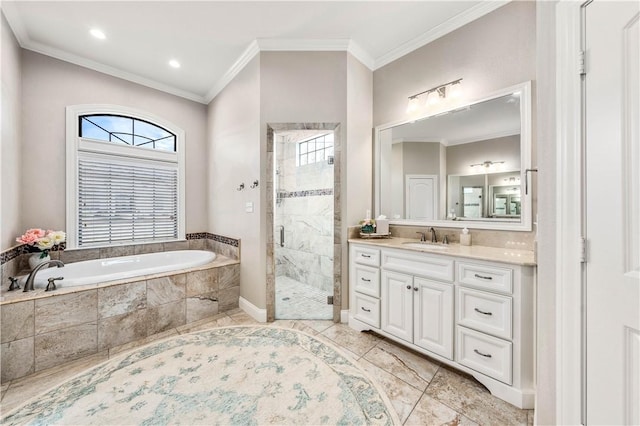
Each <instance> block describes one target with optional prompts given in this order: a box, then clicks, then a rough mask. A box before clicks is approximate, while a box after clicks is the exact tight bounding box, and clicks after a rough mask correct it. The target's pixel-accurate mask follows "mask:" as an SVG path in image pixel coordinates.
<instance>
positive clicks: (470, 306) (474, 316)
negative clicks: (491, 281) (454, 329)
mask: <svg viewBox="0 0 640 426" xmlns="http://www.w3.org/2000/svg"><path fill="white" fill-rule="evenodd" d="M457 291H458V308H457V312H458V315H457V316H458V324H459V325H464V326H465V327H469V328H473V329H474V330H478V331H482V332H484V333H489V334H492V335H494V336H497V337H502V338H503V339H511V337H512V299H511V297H509V296H501V295H499V294H492V293H486V292H483V291H477V290H472V289H469V288H464V287H458V289H457Z"/></svg>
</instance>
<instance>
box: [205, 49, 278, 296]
mask: <svg viewBox="0 0 640 426" xmlns="http://www.w3.org/2000/svg"><path fill="white" fill-rule="evenodd" d="M260 56H261V55H260V54H259V55H256V56H255V57H254V58H253V59H252V60H251V61H250V62H249V63H248V64H247V66H246V67H245V68H244V69H243V70H242V71H241V72H240V73H239V74H238V75H237V76H236V77H235V78H234V80H233V81H232V82H231V83H229V84H228V85H227V86H226V87H225V88H224V90H223V91H222V92H220V94H218V96H216V98H215V99H214V100H213V101H211V103H210V104H209V107H208V111H207V123H208V129H207V147H208V150H207V167H208V179H207V184H208V203H209V205H208V211H209V218H208V219H209V227H208V229H209V231H210V232H213V233H216V234H220V235H225V236H229V237H233V238H240V239H241V256H242V261H241V263H240V279H241V282H240V295H241V296H242V297H243V298H245V299H247V300H248V301H249V302H251V303H253V304H254V305H256V306H257V307H259V308H265V298H266V289H265V276H266V269H265V268H266V241H265V230H264V226H265V219H264V217H263V216H264V214H262V212H263V206H264V196H262V192H264V190H265V185H264V182H265V177H266V176H265V175H264V172H263V170H264V167H263V166H262V164H263V163H262V150H263V146H262V145H261V134H260ZM255 179H259V180H260V182H261V183H262V185H260V186H259V187H258V189H250V188H249V186H250V185H251V183H252V182H253V181H254V180H255ZM243 182H244V184H245V190H244V191H238V190H237V188H238V186H239V185H240V183H243ZM247 202H251V203H254V212H253V213H246V212H245V204H246V203H247Z"/></svg>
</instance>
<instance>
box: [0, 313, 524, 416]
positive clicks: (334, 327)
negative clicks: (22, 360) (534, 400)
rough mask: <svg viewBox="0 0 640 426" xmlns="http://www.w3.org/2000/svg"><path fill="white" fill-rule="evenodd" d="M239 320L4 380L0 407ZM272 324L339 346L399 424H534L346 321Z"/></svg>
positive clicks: (196, 326)
mask: <svg viewBox="0 0 640 426" xmlns="http://www.w3.org/2000/svg"><path fill="white" fill-rule="evenodd" d="M243 324H256V321H254V320H253V318H251V317H250V316H249V315H247V314H246V313H244V312H243V311H241V310H239V309H236V310H233V311H230V312H227V313H224V314H220V315H217V316H215V317H212V318H208V319H205V320H202V321H199V322H196V323H192V324H189V325H185V326H182V327H178V328H176V329H172V330H169V331H166V332H164V333H160V334H158V335H155V336H152V337H151V338H147V339H143V340H140V341H137V342H132V343H128V344H126V345H122V346H120V347H117V348H113V349H110V350H108V351H104V352H101V353H99V354H96V355H93V356H91V357H89V358H85V359H82V360H78V361H73V362H70V363H67V364H65V365H61V366H58V367H54V368H51V369H49V370H45V371H41V372H39V373H36V374H34V375H31V376H29V377H24V378H21V379H17V380H14V381H12V382H8V383H3V384H2V387H1V392H2V395H1V397H2V399H1V401H0V410H1V411H2V412H6V411H8V410H11V409H12V408H14V407H17V406H18V405H20V404H21V403H23V402H25V401H27V400H29V399H31V398H32V397H34V396H37V395H38V394H39V393H41V392H43V391H45V390H47V389H48V388H51V387H53V386H55V385H57V384H59V383H61V382H62V381H64V380H66V379H69V378H71V377H72V376H74V375H76V374H78V373H80V372H81V371H83V370H85V369H87V368H89V367H92V366H94V365H96V364H99V363H100V362H103V361H106V360H107V359H109V358H110V357H113V356H115V355H117V354H119V353H122V352H123V351H126V350H130V349H133V348H135V347H138V346H141V345H144V344H147V343H150V342H152V341H154V340H157V339H163V338H166V337H170V336H173V335H176V334H184V333H189V332H192V331H198V330H203V329H207V328H211V327H222V326H227V325H243ZM273 325H274V326H278V327H287V328H293V329H297V330H302V331H305V332H307V333H309V334H313V335H315V336H317V337H318V338H319V339H326V340H327V341H328V342H330V343H333V344H334V345H335V346H337V347H339V348H340V349H342V351H343V352H344V353H345V354H347V355H348V356H350V357H352V358H353V359H354V360H355V361H356V362H358V363H359V364H360V365H361V366H362V367H363V368H364V369H365V371H367V372H368V373H369V374H370V376H371V377H372V378H375V380H376V381H377V382H378V384H379V385H380V388H381V389H382V390H384V391H385V392H386V393H387V395H388V396H389V399H390V400H391V402H392V404H393V407H394V408H395V410H396V411H397V413H398V416H399V417H400V419H401V421H402V422H403V424H404V425H444V424H446V425H530V424H533V410H519V409H517V408H515V407H514V406H512V405H510V404H507V403H506V402H504V401H502V400H500V399H498V398H494V397H493V396H491V394H490V393H489V392H488V391H487V390H486V389H485V388H484V387H483V386H482V385H480V384H479V383H477V382H476V381H475V380H474V379H473V378H470V377H468V376H466V375H465V374H462V373H458V372H455V371H453V370H450V369H448V368H446V367H443V366H441V365H439V364H438V363H437V362H435V361H432V360H430V359H428V358H427V357H425V356H423V355H420V354H417V353H415V352H412V351H410V350H408V349H406V348H403V347H402V346H400V345H397V344H395V343H394V342H391V341H389V340H387V339H384V338H382V337H380V336H377V335H375V334H373V333H360V332H357V331H355V330H353V329H351V328H349V326H348V325H346V324H334V323H333V322H331V321H310V320H278V321H276V322H275V323H273Z"/></svg>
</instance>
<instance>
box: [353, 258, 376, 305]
mask: <svg viewBox="0 0 640 426" xmlns="http://www.w3.org/2000/svg"><path fill="white" fill-rule="evenodd" d="M353 269H354V270H355V280H356V282H355V283H352V284H353V288H354V290H355V291H357V292H360V293H364V294H368V295H369V296H373V297H380V270H379V269H378V268H374V267H372V266H365V265H358V264H357V263H356V264H354V265H353Z"/></svg>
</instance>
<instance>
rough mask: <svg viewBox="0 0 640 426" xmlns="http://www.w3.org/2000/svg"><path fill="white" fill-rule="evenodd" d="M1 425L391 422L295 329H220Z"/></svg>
mask: <svg viewBox="0 0 640 426" xmlns="http://www.w3.org/2000/svg"><path fill="white" fill-rule="evenodd" d="M0 423H1V424H2V425H15V424H74V425H89V424H96V425H125V424H127V425H128V424H136V425H165V424H172V425H174V424H175V425H178V424H183V425H195V424H203V425H204V424H206V425H212V424H220V425H227V424H234V425H235V424H238V425H240V424H241V425H260V424H303V425H322V424H327V425H334V424H349V425H366V424H376V425H390V424H400V421H399V419H398V417H397V414H396V413H395V411H394V409H393V407H392V406H391V404H390V402H389V401H388V399H387V397H386V395H384V393H382V392H380V391H379V390H378V389H377V387H376V385H375V383H374V382H372V381H371V380H370V379H369V378H368V377H367V375H366V373H364V372H363V371H362V369H361V368H359V367H358V366H356V365H355V364H354V363H352V362H351V361H350V360H349V359H348V358H347V357H345V356H343V355H342V354H341V353H340V351H339V350H338V349H336V348H335V347H333V346H331V345H328V344H326V343H324V342H321V341H320V340H318V339H316V338H314V337H312V336H310V335H308V334H306V333H303V332H300V331H297V330H291V329H282V328H276V327H268V326H251V327H227V328H216V329H211V330H207V331H201V332H197V333H192V334H187V335H183V336H177V337H173V338H170V339H167V340H164V341H161V342H159V343H154V344H151V345H148V346H145V347H142V348H140V349H137V350H135V351H133V352H129V353H127V354H125V355H121V356H119V357H116V358H113V359H111V360H109V361H107V362H105V363H103V364H101V365H99V366H97V367H94V368H92V369H90V370H88V371H87V372H85V373H82V374H80V375H78V376H76V377H75V378H73V379H71V380H69V381H67V382H65V383H64V384H62V385H60V386H57V387H55V388H53V389H51V390H49V391H48V392H46V393H44V394H42V395H40V396H38V397H36V398H34V399H33V400H32V401H31V402H28V403H26V404H25V405H23V406H21V407H19V408H16V409H15V410H13V411H12V412H10V413H8V414H6V415H4V416H3V417H2V419H1V421H0Z"/></svg>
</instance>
